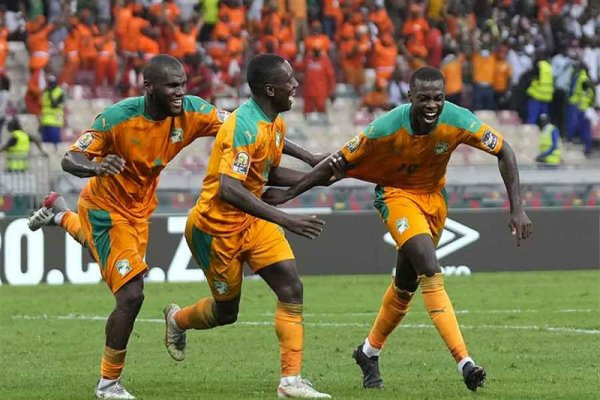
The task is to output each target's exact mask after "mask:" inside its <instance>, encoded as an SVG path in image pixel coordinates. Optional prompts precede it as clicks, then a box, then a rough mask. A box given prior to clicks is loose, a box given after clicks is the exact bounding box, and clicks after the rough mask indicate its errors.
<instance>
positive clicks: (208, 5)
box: [199, 0, 219, 43]
mask: <svg viewBox="0 0 600 400" xmlns="http://www.w3.org/2000/svg"><path fill="white" fill-rule="evenodd" d="M199 4H200V7H199V8H200V10H201V13H200V14H201V15H202V19H204V25H202V28H201V29H200V42H202V43H206V42H208V41H209V40H210V39H211V37H212V31H213V29H214V27H215V25H216V24H217V21H218V20H219V0H200V1H199Z"/></svg>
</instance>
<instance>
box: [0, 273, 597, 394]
mask: <svg viewBox="0 0 600 400" xmlns="http://www.w3.org/2000/svg"><path fill="white" fill-rule="evenodd" d="M303 281H304V288H305V290H304V292H305V313H306V315H305V323H306V330H305V353H304V360H305V361H304V370H303V375H304V376H305V377H309V378H311V379H312V380H313V382H314V383H315V386H316V388H317V389H319V390H321V391H325V392H328V393H331V394H332V395H333V397H334V398H336V399H370V400H375V399H398V398H401V399H465V398H479V399H578V400H582V399H597V398H598V394H599V393H600V368H599V365H600V272H599V271H579V272H567V271H561V272H521V273H508V272H506V273H479V274H478V273H476V274H474V275H471V276H466V277H465V276H462V277H448V278H446V287H447V290H448V292H449V294H450V297H451V298H452V300H453V302H454V308H455V309H456V310H457V313H458V319H459V322H460V324H461V326H462V328H463V329H462V332H463V336H464V337H465V339H466V341H467V344H468V346H469V350H470V353H471V355H472V356H473V357H474V358H475V360H476V361H477V362H478V363H480V364H481V365H483V366H484V367H485V368H486V370H487V372H488V380H487V382H486V386H485V387H484V388H483V389H480V390H479V391H478V392H477V393H471V392H469V391H468V390H467V389H466V387H465V386H464V384H463V382H462V379H461V377H460V376H459V375H458V373H457V371H456V367H455V364H454V361H453V360H452V358H451V357H450V355H449V353H448V351H447V350H446V348H445V346H444V344H443V342H442V340H441V339H440V338H439V336H438V334H437V332H436V331H435V329H434V328H433V327H432V324H431V322H430V320H429V317H428V316H427V314H426V313H425V312H424V309H423V304H422V299H421V296H420V295H417V296H416V297H415V300H414V302H413V308H412V310H411V312H410V313H409V315H408V316H407V317H406V318H405V319H404V321H403V324H402V325H401V327H400V328H398V329H397V330H396V331H395V332H394V333H393V334H392V336H391V337H390V339H389V341H388V343H387V345H386V348H385V350H384V352H383V353H382V357H381V360H380V365H381V369H382V375H383V378H384V381H385V385H386V388H385V389H384V390H379V391H373V390H369V391H367V390H364V389H362V387H361V374H360V371H359V368H358V366H356V365H355V364H354V360H353V359H352V358H351V353H352V349H353V348H354V347H355V346H356V345H357V344H358V343H360V342H361V341H362V340H363V339H364V338H365V336H366V334H367V333H368V330H369V327H370V324H371V322H372V321H373V319H374V317H375V313H376V312H377V310H378V307H379V302H380V299H381V297H382V295H383V292H384V290H385V287H386V285H387V284H388V282H389V277H387V276H327V277H305V278H304V279H303ZM207 294H208V289H207V286H206V284H205V283H194V284H147V285H146V301H145V303H144V306H143V308H142V311H141V313H140V316H139V318H140V319H139V321H138V322H137V324H136V326H135V329H134V332H133V335H132V338H131V340H130V345H129V351H128V355H127V364H126V366H125V370H124V377H123V380H124V383H125V386H126V387H127V389H128V390H129V391H131V392H132V393H133V394H134V395H136V396H137V398H138V399H219V400H221V399H236V400H238V399H272V398H275V397H276V396H275V390H276V388H277V384H278V381H279V361H278V360H279V355H278V346H277V339H276V336H275V333H274V328H273V325H272V322H273V312H274V307H275V297H274V295H273V294H272V293H271V292H270V290H269V289H268V287H267V286H266V285H265V284H264V283H263V282H262V281H247V282H245V284H244V296H243V300H242V304H241V313H240V317H239V320H238V322H237V323H236V325H234V326H229V327H221V328H217V329H213V330H210V331H191V332H189V333H188V356H187V359H186V360H185V361H184V362H182V363H176V362H175V361H173V360H171V358H170V357H169V356H168V355H167V352H166V350H165V348H164V346H163V344H162V340H163V333H164V330H163V329H164V328H163V323H162V313H161V310H162V307H163V306H164V305H165V304H166V303H169V302H172V301H175V302H177V303H179V304H181V305H184V304H190V303H192V302H194V301H195V300H196V299H197V298H199V297H201V296H204V295H207ZM0 304H1V308H0V340H1V343H2V346H1V347H0V360H1V368H0V399H4V400H13V399H45V400H47V399H91V398H93V387H94V384H95V383H96V380H97V379H98V371H99V361H100V356H101V351H102V347H103V343H104V321H105V318H106V316H107V315H108V314H109V312H110V311H111V309H112V306H113V300H112V296H111V295H110V293H109V291H108V289H107V288H106V287H105V286H104V285H92V286H73V285H65V286H37V287H8V286H2V287H0Z"/></svg>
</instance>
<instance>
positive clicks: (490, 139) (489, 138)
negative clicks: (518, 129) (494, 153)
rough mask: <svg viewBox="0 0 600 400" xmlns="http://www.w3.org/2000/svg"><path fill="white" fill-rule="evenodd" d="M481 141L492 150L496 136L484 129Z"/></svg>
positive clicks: (495, 143)
mask: <svg viewBox="0 0 600 400" xmlns="http://www.w3.org/2000/svg"><path fill="white" fill-rule="evenodd" d="M481 143H483V144H484V145H485V146H486V147H487V148H488V149H490V150H494V149H495V148H496V145H497V144H498V136H496V135H495V134H494V133H493V132H492V131H489V130H488V131H485V132H484V134H483V136H482V137H481Z"/></svg>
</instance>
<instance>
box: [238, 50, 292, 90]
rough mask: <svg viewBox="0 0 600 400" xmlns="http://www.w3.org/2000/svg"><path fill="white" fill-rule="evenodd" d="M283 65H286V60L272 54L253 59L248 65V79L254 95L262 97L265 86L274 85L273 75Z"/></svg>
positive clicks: (257, 56)
mask: <svg viewBox="0 0 600 400" xmlns="http://www.w3.org/2000/svg"><path fill="white" fill-rule="evenodd" d="M283 63H285V58H283V57H281V56H278V55H277V54H272V53H265V54H259V55H256V56H254V57H252V59H251V60H250V62H249V63H248V71H247V72H246V79H247V80H248V86H250V91H252V94H253V95H255V96H260V95H262V94H263V90H264V86H265V84H266V83H272V79H273V74H274V73H275V72H276V71H277V69H278V68H279V67H280V66H281V64H283Z"/></svg>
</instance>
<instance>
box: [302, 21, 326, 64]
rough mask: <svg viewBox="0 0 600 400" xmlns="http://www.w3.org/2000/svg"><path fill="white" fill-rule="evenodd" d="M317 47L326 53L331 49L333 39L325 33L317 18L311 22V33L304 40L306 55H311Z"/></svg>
mask: <svg viewBox="0 0 600 400" xmlns="http://www.w3.org/2000/svg"><path fill="white" fill-rule="evenodd" d="M315 47H318V48H319V49H320V50H321V51H322V52H324V53H329V49H331V41H330V40H329V37H327V35H325V34H323V27H322V25H321V23H320V22H319V21H317V20H314V21H313V22H312V23H311V24H310V34H309V35H308V36H307V37H306V39H305V40H304V48H305V50H304V54H305V56H308V55H311V54H312V50H313V48H315Z"/></svg>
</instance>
